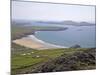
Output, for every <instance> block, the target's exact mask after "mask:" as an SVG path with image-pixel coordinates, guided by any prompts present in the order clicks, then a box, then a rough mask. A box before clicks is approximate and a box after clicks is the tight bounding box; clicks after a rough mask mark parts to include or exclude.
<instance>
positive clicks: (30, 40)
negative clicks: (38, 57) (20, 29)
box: [12, 35, 67, 50]
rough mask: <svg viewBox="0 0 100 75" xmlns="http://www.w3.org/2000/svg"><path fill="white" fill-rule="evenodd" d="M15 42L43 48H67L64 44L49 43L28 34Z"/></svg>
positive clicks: (34, 47)
mask: <svg viewBox="0 0 100 75" xmlns="http://www.w3.org/2000/svg"><path fill="white" fill-rule="evenodd" d="M12 42H13V43H16V44H19V45H21V46H24V47H28V48H32V49H37V50H43V49H56V48H67V47H64V46H59V45H54V44H51V43H47V42H45V41H42V40H40V39H38V38H36V37H35V36H34V35H27V36H26V37H22V38H20V39H16V40H13V41H12Z"/></svg>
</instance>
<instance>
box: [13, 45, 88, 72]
mask: <svg viewBox="0 0 100 75" xmlns="http://www.w3.org/2000/svg"><path fill="white" fill-rule="evenodd" d="M84 50H87V49H85V48H84V49H83V48H82V49H81V48H79V49H74V48H69V49H67V48H66V49H53V50H33V49H29V48H25V47H22V46H19V45H16V44H13V45H12V57H11V58H12V59H11V63H12V65H11V66H12V67H11V69H12V73H26V72H29V71H30V70H31V68H33V67H35V66H37V65H39V64H41V63H43V62H46V61H48V60H51V59H54V58H56V57H59V56H61V55H62V54H65V53H66V54H68V55H69V54H73V53H75V52H78V51H84ZM32 52H34V53H32ZM27 53H31V54H30V55H28V54H27ZM22 54H26V55H24V56H23V55H22ZM37 56H40V57H37Z"/></svg>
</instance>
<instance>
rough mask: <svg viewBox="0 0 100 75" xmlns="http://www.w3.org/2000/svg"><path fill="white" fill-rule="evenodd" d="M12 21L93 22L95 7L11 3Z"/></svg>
mask: <svg viewBox="0 0 100 75" xmlns="http://www.w3.org/2000/svg"><path fill="white" fill-rule="evenodd" d="M12 19H25V20H42V21H64V20H73V21H86V22H94V21H95V6H80V5H67V4H66V5H65V4H49V3H35V2H20V1H19V2H18V1H13V2H12Z"/></svg>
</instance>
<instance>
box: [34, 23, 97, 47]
mask: <svg viewBox="0 0 100 75" xmlns="http://www.w3.org/2000/svg"><path fill="white" fill-rule="evenodd" d="M66 27H68V29H67V30H64V31H37V32H36V34H35V36H36V37H37V38H38V39H40V40H43V41H45V42H48V43H51V44H55V45H60V46H65V47H71V46H73V45H76V44H78V45H80V46H81V47H82V48H93V47H96V30H95V26H71V25H66Z"/></svg>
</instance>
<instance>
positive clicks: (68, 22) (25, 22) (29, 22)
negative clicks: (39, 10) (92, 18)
mask: <svg viewBox="0 0 100 75" xmlns="http://www.w3.org/2000/svg"><path fill="white" fill-rule="evenodd" d="M11 24H12V25H75V26H93V25H95V23H89V22H75V21H72V20H66V21H34V20H13V21H12V23H11Z"/></svg>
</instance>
